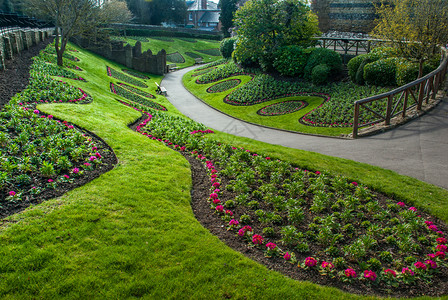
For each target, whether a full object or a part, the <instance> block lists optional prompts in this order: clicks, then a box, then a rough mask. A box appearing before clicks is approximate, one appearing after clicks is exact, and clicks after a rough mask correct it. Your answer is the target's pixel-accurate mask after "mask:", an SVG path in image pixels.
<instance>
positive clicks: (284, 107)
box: [257, 100, 308, 116]
mask: <svg viewBox="0 0 448 300" xmlns="http://www.w3.org/2000/svg"><path fill="white" fill-rule="evenodd" d="M307 105H308V103H307V102H305V101H301V100H290V101H283V102H278V103H274V104H271V105H268V106H265V107H263V108H261V109H260V110H258V111H257V114H259V115H260V116H279V115H286V114H290V113H293V112H296V111H298V110H301V109H302V108H304V107H306V106H307Z"/></svg>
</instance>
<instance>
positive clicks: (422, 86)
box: [417, 81, 426, 110]
mask: <svg viewBox="0 0 448 300" xmlns="http://www.w3.org/2000/svg"><path fill="white" fill-rule="evenodd" d="M425 84H426V81H422V83H420V90H419V92H418V99H417V110H421V109H422V104H423V97H424V95H425Z"/></svg>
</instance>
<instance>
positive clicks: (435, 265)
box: [425, 259, 437, 269]
mask: <svg viewBox="0 0 448 300" xmlns="http://www.w3.org/2000/svg"><path fill="white" fill-rule="evenodd" d="M425 264H427V265H429V266H430V267H431V268H432V269H437V264H436V262H435V261H433V260H432V259H428V260H426V261H425Z"/></svg>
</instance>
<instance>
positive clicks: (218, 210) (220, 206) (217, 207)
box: [215, 205, 224, 212]
mask: <svg viewBox="0 0 448 300" xmlns="http://www.w3.org/2000/svg"><path fill="white" fill-rule="evenodd" d="M215 209H216V211H217V212H222V211H223V210H224V206H222V205H218V206H216V208H215Z"/></svg>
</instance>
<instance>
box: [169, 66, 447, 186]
mask: <svg viewBox="0 0 448 300" xmlns="http://www.w3.org/2000/svg"><path fill="white" fill-rule="evenodd" d="M191 69H192V68H186V69H182V70H179V71H176V72H172V73H168V74H167V75H166V77H165V78H164V79H163V81H162V85H163V86H164V87H165V88H166V89H167V90H168V96H167V98H168V100H169V101H170V102H171V103H172V104H173V105H174V106H176V107H177V108H178V109H179V111H181V112H182V113H183V114H185V115H186V116H188V117H190V118H191V119H193V120H195V121H197V122H200V123H203V124H204V125H206V126H208V127H210V128H213V129H216V130H219V131H223V132H227V133H230V134H234V135H237V136H243V137H248V138H252V139H255V140H258V141H262V142H267V143H271V144H278V145H283V146H287V147H291V148H296V149H302V150H307V151H313V152H318V153H321V154H326V155H330V156H336V157H341V158H347V159H351V160H355V161H358V162H363V163H368V164H371V165H375V166H379V167H382V168H385V169H390V170H393V171H396V172H398V173H400V174H403V175H408V176H411V177H414V178H417V179H419V180H422V181H426V182H429V183H432V184H435V185H438V186H441V187H443V188H445V189H448V99H447V98H445V99H444V101H443V102H442V103H440V104H439V106H438V107H437V108H436V109H434V110H432V111H431V112H430V113H428V114H427V115H425V116H423V117H421V118H419V119H417V120H414V121H412V122H409V123H407V124H405V125H403V126H401V127H399V128H397V129H395V130H390V131H388V132H385V133H382V134H378V135H375V136H372V137H365V138H360V139H356V140H346V139H338V138H327V137H317V136H310V135H304V134H297V133H289V132H284V131H280V130H276V129H268V128H264V127H261V126H257V125H252V124H248V123H246V122H244V121H240V120H236V119H234V118H231V117H229V116H227V115H225V114H223V113H221V112H219V111H217V110H215V109H213V108H211V107H209V106H208V105H206V104H204V103H203V102H202V101H200V100H198V99H197V98H196V97H195V96H193V95H192V94H190V93H189V92H188V91H187V90H186V89H185V88H184V86H183V85H182V76H183V75H184V74H185V73H187V72H188V71H190V70H191Z"/></svg>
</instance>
